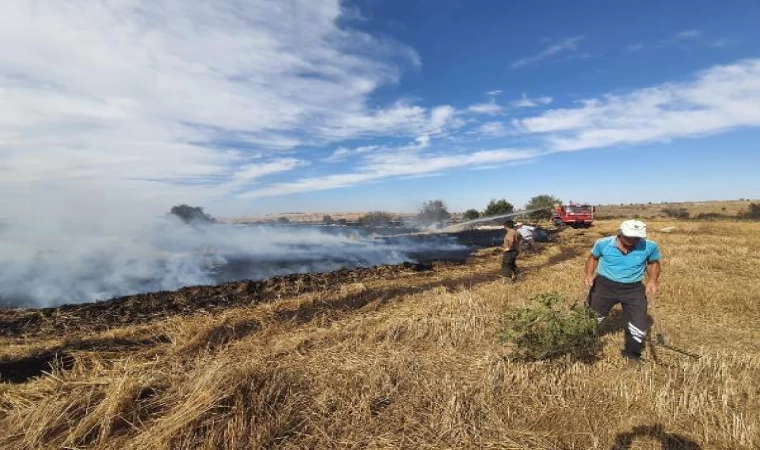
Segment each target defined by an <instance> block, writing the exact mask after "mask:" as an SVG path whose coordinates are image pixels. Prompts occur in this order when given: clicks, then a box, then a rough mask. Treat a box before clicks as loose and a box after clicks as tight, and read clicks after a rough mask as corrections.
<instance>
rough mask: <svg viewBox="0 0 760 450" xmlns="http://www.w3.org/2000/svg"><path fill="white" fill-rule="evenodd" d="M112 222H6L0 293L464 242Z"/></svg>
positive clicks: (87, 292) (261, 273)
mask: <svg viewBox="0 0 760 450" xmlns="http://www.w3.org/2000/svg"><path fill="white" fill-rule="evenodd" d="M112 225H113V224H110V225H105V223H104V222H87V224H82V223H77V224H76V226H73V225H72V224H71V223H64V222H56V223H50V222H47V221H31V222H22V223H8V224H5V225H3V226H0V301H1V302H5V303H6V304H21V305H24V306H36V307H41V306H51V305H58V304H64V303H83V302H93V301H97V300H105V299H109V298H112V297H117V296H123V295H131V294H136V293H140V292H150V291H158V290H174V289H178V288H180V287H183V286H190V285H202V284H206V285H208V284H216V283H219V282H222V281H232V280H236V279H262V278H265V277H269V276H272V275H278V274H285V273H294V272H324V271H330V270H335V269H338V268H341V267H346V268H352V267H362V266H364V267H366V266H374V265H378V264H398V263H401V262H405V261H414V259H413V257H411V256H410V254H413V253H421V252H422V253H424V252H426V251H442V250H454V251H458V250H461V249H463V248H464V247H462V246H459V245H457V244H456V243H454V242H452V241H451V240H450V239H446V238H441V239H436V240H425V241H424V242H423V241H414V240H392V241H386V240H383V239H374V238H373V237H372V236H367V235H365V236H359V235H358V234H357V233H352V234H353V236H352V235H350V234H345V233H343V234H342V233H336V232H329V231H328V229H327V228H324V229H319V228H314V227H312V228H304V227H297V226H265V225H260V226H236V225H224V224H215V225H206V226H194V225H185V224H183V223H181V222H180V221H179V220H178V219H176V218H173V217H166V218H161V219H157V220H155V221H152V222H148V223H143V224H128V223H127V224H124V223H121V224H119V225H118V226H112ZM336 229H339V228H336ZM232 269H234V270H232Z"/></svg>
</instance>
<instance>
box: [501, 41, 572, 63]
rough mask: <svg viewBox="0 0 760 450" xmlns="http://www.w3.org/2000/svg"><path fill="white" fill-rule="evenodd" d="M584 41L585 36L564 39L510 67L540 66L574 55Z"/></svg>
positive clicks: (521, 59) (519, 60)
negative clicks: (540, 64) (544, 62)
mask: <svg viewBox="0 0 760 450" xmlns="http://www.w3.org/2000/svg"><path fill="white" fill-rule="evenodd" d="M583 39H584V37H583V36H573V37H569V38H567V39H564V40H562V41H560V42H556V43H554V44H550V45H549V46H547V47H546V48H544V49H543V50H542V51H541V52H539V53H537V54H535V55H532V56H526V57H525V58H520V59H518V60H517V61H515V62H513V63H512V64H511V65H510V67H512V68H513V69H517V68H521V67H527V66H532V65H534V64H538V63H540V62H543V61H548V60H553V59H556V58H557V57H559V56H561V55H567V54H568V53H573V52H576V51H577V50H578V44H579V43H580V42H581V41H582V40H583Z"/></svg>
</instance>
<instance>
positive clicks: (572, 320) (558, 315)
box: [501, 292, 601, 361]
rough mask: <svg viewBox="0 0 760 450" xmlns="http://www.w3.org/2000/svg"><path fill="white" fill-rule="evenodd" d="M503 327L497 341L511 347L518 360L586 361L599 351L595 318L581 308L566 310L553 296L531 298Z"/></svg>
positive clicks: (508, 318)
mask: <svg viewBox="0 0 760 450" xmlns="http://www.w3.org/2000/svg"><path fill="white" fill-rule="evenodd" d="M504 325H505V327H504V328H503V329H502V331H501V340H502V342H504V343H510V344H512V346H513V349H512V355H513V356H514V357H515V358H516V359H518V360H523V361H539V360H552V359H557V358H561V357H564V356H568V357H570V358H572V359H577V360H581V361H590V360H593V359H594V358H596V357H597V355H598V353H599V351H600V350H601V339H600V337H599V334H598V332H597V320H596V315H595V314H594V313H593V312H592V311H591V310H590V309H588V308H587V307H586V306H584V305H578V304H576V305H574V306H573V307H571V308H568V307H567V305H566V303H565V301H564V299H563V298H562V296H560V295H559V294H558V293H556V292H550V293H543V294H538V295H537V296H535V297H533V298H532V299H531V302H530V303H529V304H528V305H526V306H524V307H522V308H520V309H518V310H516V311H513V312H510V313H509V314H508V315H507V317H506V321H505V324H504Z"/></svg>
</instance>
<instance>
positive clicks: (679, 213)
mask: <svg viewBox="0 0 760 450" xmlns="http://www.w3.org/2000/svg"><path fill="white" fill-rule="evenodd" d="M661 212H662V213H663V214H665V215H666V216H668V217H670V218H673V219H681V220H683V219H688V218H689V211H688V210H687V209H686V208H663V209H662V210H661Z"/></svg>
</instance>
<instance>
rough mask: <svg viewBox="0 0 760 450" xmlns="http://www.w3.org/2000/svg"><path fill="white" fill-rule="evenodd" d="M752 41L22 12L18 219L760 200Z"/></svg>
mask: <svg viewBox="0 0 760 450" xmlns="http://www.w3.org/2000/svg"><path fill="white" fill-rule="evenodd" d="M758 23H760V4H758V3H757V2H754V1H745V2H741V1H736V2H722V3H716V2H708V1H701V2H695V1H689V2H676V1H672V2H653V1H652V2H635V3H634V2H629V3H619V2H616V3H614V5H613V4H612V3H610V2H601V1H599V2H591V1H589V2H559V1H556V2H548V1H537V2H505V1H454V0H436V1H432V0H408V1H384V2H382V1H379V0H356V1H346V2H338V1H337V0H319V1H317V0H315V1H295V0H293V1H288V0H282V1H280V0H271V1H270V0H266V1H265V0H261V1H243V0H220V1H217V2H199V1H198V2H187V1H181V0H159V1H148V0H135V1H132V2H121V1H105V0H102V1H99V2H91V1H86V0H72V1H70V2H57V1H52V0H43V1H39V2H37V3H32V2H28V1H25V0H9V1H7V2H3V5H2V6H0V42H4V43H14V44H16V45H2V46H0V99H1V100H2V101H0V188H2V189H3V190H4V191H5V192H10V193H12V195H7V196H3V197H2V198H1V199H0V208H1V209H2V210H3V211H5V213H6V214H14V215H19V214H21V215H23V214H24V213H28V212H29V211H31V210H34V211H39V210H48V209H50V208H62V207H63V206H62V205H77V206H78V207H81V208H83V209H92V210H98V211H105V210H106V209H107V208H114V206H113V205H120V208H121V209H125V210H128V211H148V212H159V211H165V210H168V208H169V207H170V206H171V205H173V204H176V203H180V202H184V203H190V204H197V205H202V206H205V207H206V209H207V210H208V211H210V212H211V213H212V214H215V215H219V216H237V215H259V214H264V213H276V212H286V211H306V212H308V211H322V212H339V211H368V210H378V209H382V210H391V211H399V212H402V211H403V212H411V211H415V210H417V209H418V208H419V206H420V205H421V203H422V202H424V201H425V200H430V199H437V198H439V199H442V200H444V201H445V202H446V203H447V204H448V205H449V208H450V210H453V211H463V210H465V209H468V208H472V207H474V208H478V209H481V208H483V207H484V206H485V204H486V203H487V202H488V200H489V199H491V198H506V199H508V200H509V201H511V202H513V203H515V204H517V205H522V204H524V203H525V202H526V201H527V200H528V199H529V198H530V197H531V196H533V195H536V194H544V193H547V194H552V195H555V196H559V197H560V198H563V199H565V200H576V201H587V202H592V203H620V202H625V203H630V202H647V201H653V202H659V201H677V200H703V199H735V198H740V197H745V198H746V197H753V198H757V197H758V193H759V192H760V177H758V176H757V175H756V173H755V170H756V169H755V167H756V166H757V163H758V162H759V161H758V160H759V159H760V157H759V156H758V150H759V149H758V144H757V143H758V142H760V39H759V38H760V32H759V31H758V27H757V24H758Z"/></svg>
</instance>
